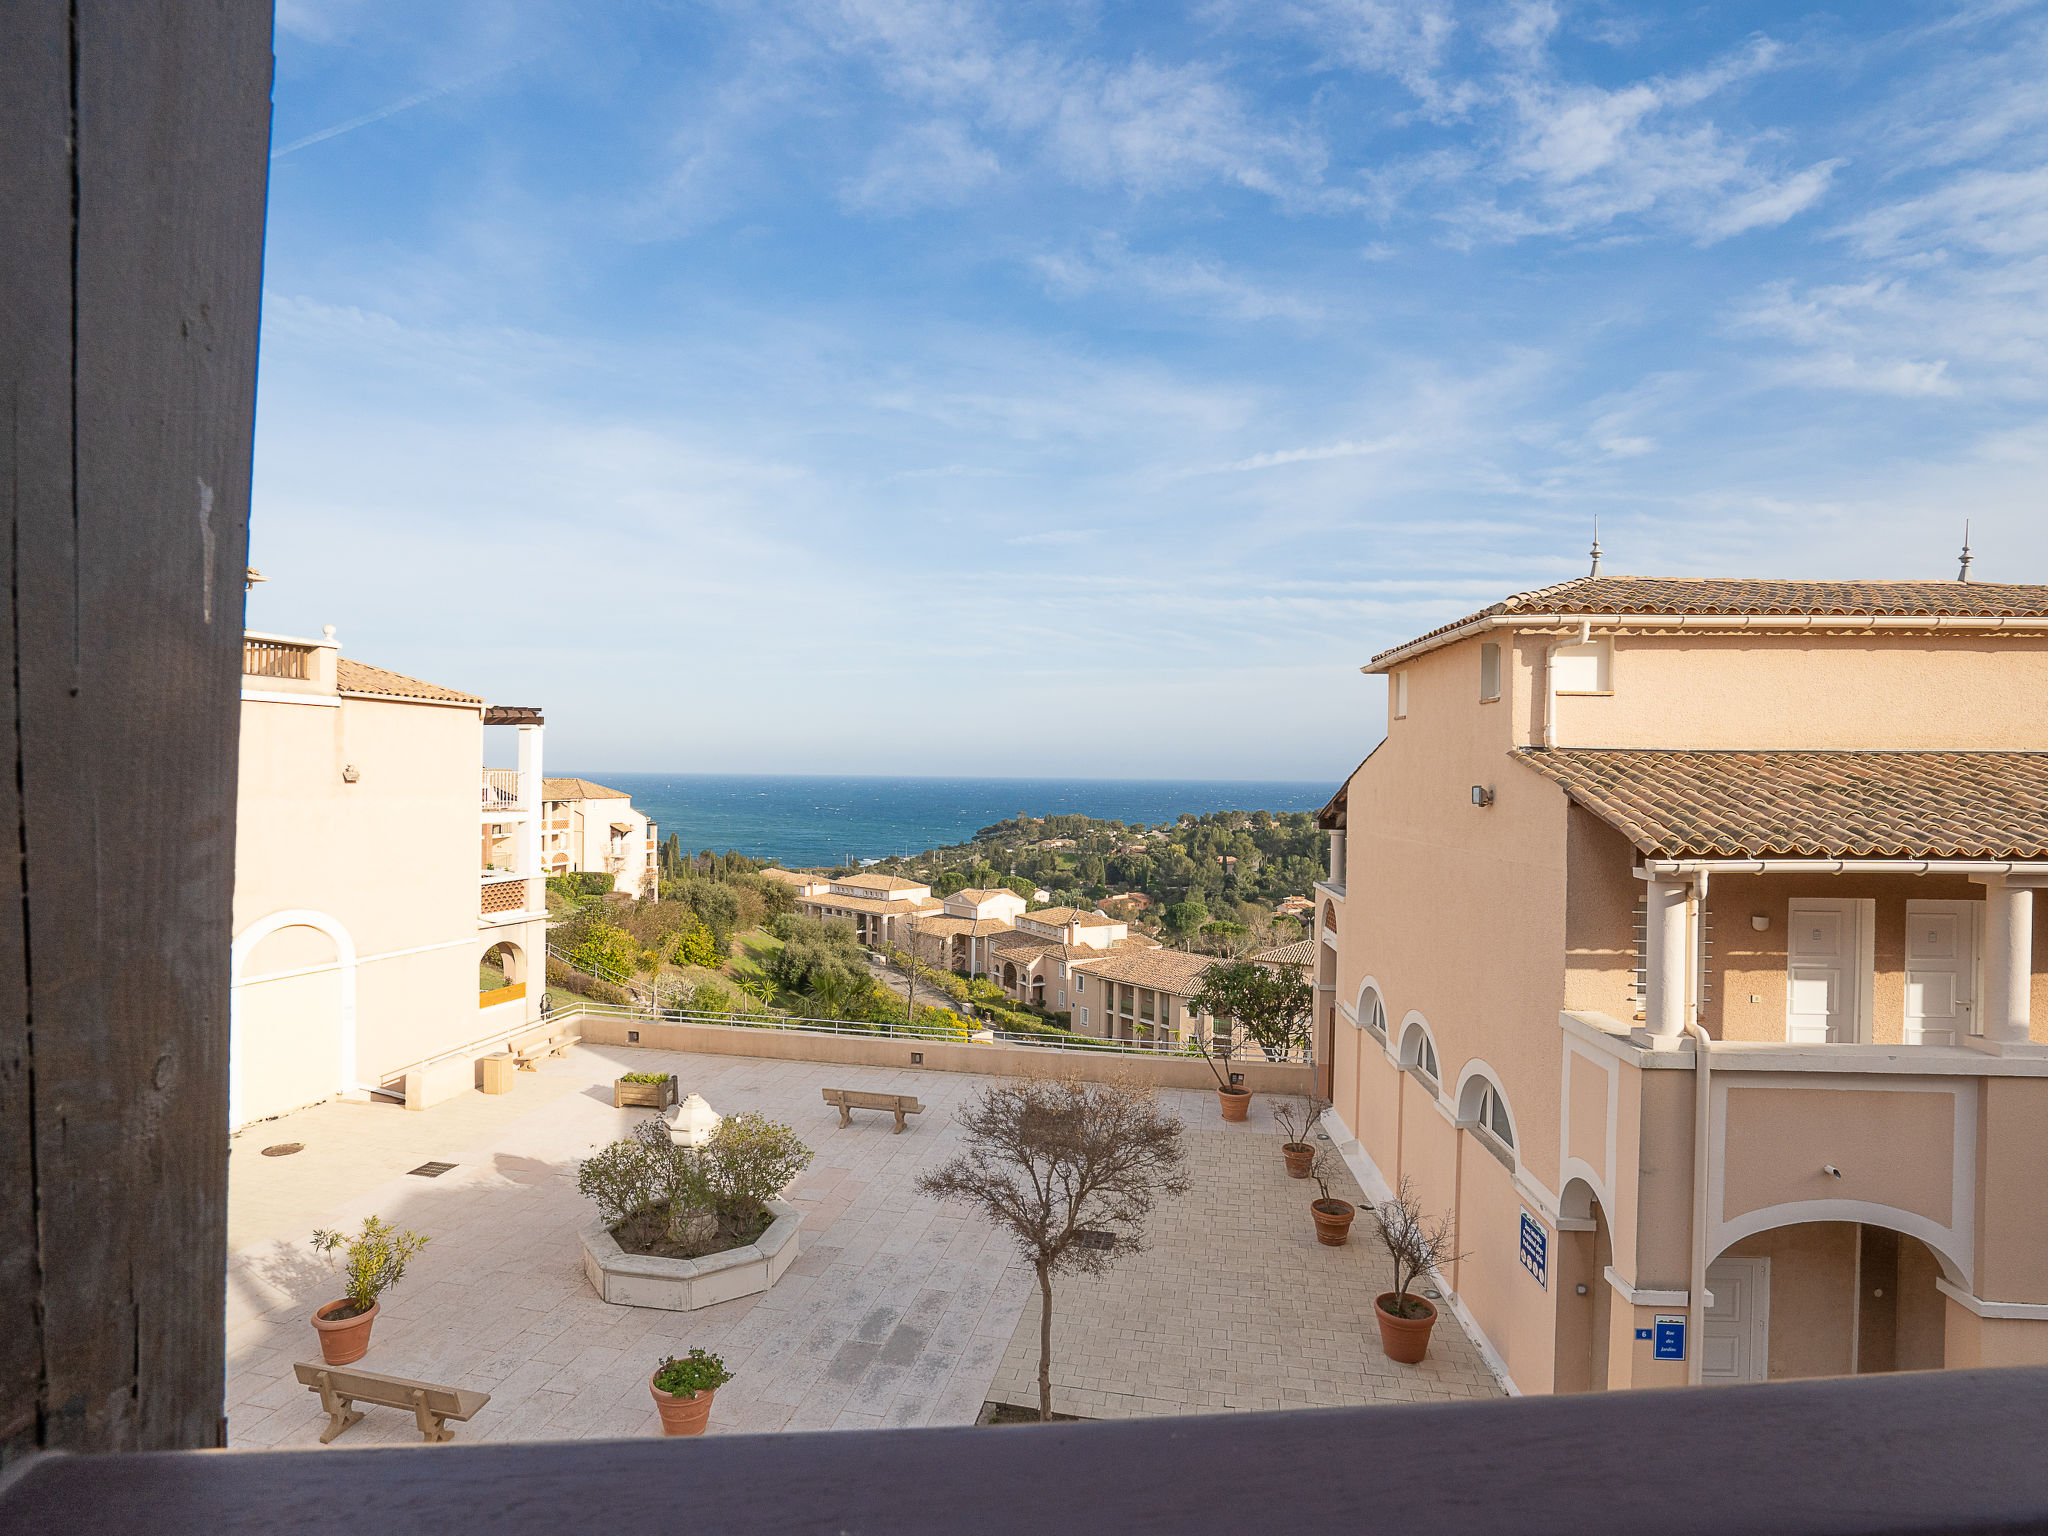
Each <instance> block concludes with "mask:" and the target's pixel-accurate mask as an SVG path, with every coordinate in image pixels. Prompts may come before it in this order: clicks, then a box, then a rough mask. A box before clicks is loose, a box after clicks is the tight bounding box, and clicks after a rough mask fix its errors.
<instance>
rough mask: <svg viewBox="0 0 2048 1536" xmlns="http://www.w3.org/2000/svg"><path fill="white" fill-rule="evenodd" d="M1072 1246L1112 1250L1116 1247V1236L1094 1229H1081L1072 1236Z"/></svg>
mask: <svg viewBox="0 0 2048 1536" xmlns="http://www.w3.org/2000/svg"><path fill="white" fill-rule="evenodd" d="M1074 1246H1075V1247H1076V1248H1103V1249H1109V1248H1114V1247H1115V1246H1116V1234H1115V1233H1112V1232H1104V1231H1101V1230H1100V1229H1098V1228H1095V1227H1082V1228H1081V1229H1080V1230H1079V1231H1077V1232H1075V1234H1074Z"/></svg>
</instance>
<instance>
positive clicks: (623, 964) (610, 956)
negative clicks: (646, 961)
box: [569, 923, 640, 976]
mask: <svg viewBox="0 0 2048 1536" xmlns="http://www.w3.org/2000/svg"><path fill="white" fill-rule="evenodd" d="M569 959H570V962H571V963H572V964H573V965H575V966H576V968H577V969H578V970H582V971H591V972H598V971H610V972H611V973H612V974H613V975H616V976H628V975H631V974H632V972H633V970H634V968H635V967H636V966H637V965H638V964H639V961H640V946H639V945H637V944H635V943H634V942H633V937H632V935H631V934H629V933H627V932H626V930H625V929H623V928H620V927H617V926H616V925H614V924H611V923H598V924H594V925H593V926H592V927H590V928H589V929H587V930H586V931H585V933H584V935H583V939H582V942H581V943H579V944H578V945H577V946H576V948H575V950H574V951H573V952H572V953H571V954H570V956H569Z"/></svg>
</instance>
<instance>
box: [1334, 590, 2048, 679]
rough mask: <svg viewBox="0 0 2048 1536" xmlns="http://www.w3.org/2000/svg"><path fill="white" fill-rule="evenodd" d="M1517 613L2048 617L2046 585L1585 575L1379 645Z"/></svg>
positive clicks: (1420, 638) (1432, 635)
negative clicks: (1415, 634) (1422, 633)
mask: <svg viewBox="0 0 2048 1536" xmlns="http://www.w3.org/2000/svg"><path fill="white" fill-rule="evenodd" d="M1517 613H1532V614H1533V613H1563V614H1601V613H1616V614H1621V613H1637V614H1649V613H1673V614H1687V615H1707V614H1713V615H1752V616H1755V617H1760V618H1763V617H1768V618H1806V617H1817V616H1826V617H1829V618H1849V617H1853V618H1871V617H1875V616H1879V615H1882V616H1885V617H1891V618H1923V617H1924V618H1996V619H2039V618H2048V586H2031V585H2021V584H2019V583H2016V582H1990V581H1774V580H1770V579H1767V578H1754V577H1732V576H1580V577H1578V578H1577V579H1575V580H1573V581H1561V582H1559V583H1558V584H1557V585H1556V586H1554V587H1539V588H1537V589H1536V590H1535V591H1533V592H1517V593H1516V594H1515V595H1514V596H1513V597H1508V598H1503V599H1502V600H1501V601H1500V602H1497V603H1495V604H1494V605H1493V606H1492V607H1490V608H1482V609H1480V610H1479V611H1478V612H1477V613H1468V614H1466V615H1465V617H1464V618H1462V619H1458V620H1456V621H1455V622H1453V623H1450V624H1443V625H1439V626H1438V627H1437V628H1435V629H1432V630H1430V631H1429V632H1428V633H1427V634H1424V635H1419V636H1417V637H1416V638H1415V639H1413V640H1409V641H1406V642H1405V643H1403V644H1401V645H1397V646H1394V647H1392V648H1391V649H1389V650H1385V651H1382V652H1380V654H1379V655H1378V656H1375V657H1374V658H1373V662H1374V664H1377V663H1378V662H1379V661H1380V659H1381V658H1382V657H1386V656H1391V655H1392V654H1393V653H1394V652H1395V651H1404V650H1407V649H1408V648H1409V647H1410V646H1414V645H1420V644H1423V643H1424V642H1426V641H1429V640H1434V639H1435V638H1437V636H1439V635H1447V634H1449V633H1450V632H1451V631H1452V630H1455V629H1461V628H1463V627H1464V626H1465V625H1467V624H1470V623H1472V622H1473V621H1474V620H1475V619H1484V618H1491V617H1496V616H1500V617H1511V616H1513V615H1514V614H1517Z"/></svg>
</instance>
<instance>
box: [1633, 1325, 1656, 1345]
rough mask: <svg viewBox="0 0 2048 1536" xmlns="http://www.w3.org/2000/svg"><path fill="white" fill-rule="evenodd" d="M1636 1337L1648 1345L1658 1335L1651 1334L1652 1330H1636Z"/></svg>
mask: <svg viewBox="0 0 2048 1536" xmlns="http://www.w3.org/2000/svg"><path fill="white" fill-rule="evenodd" d="M1636 1337H1637V1338H1638V1339H1640V1340H1641V1341H1642V1342H1643V1343H1645V1344H1647V1343H1649V1342H1650V1340H1652V1339H1654V1338H1655V1337H1656V1335H1655V1334H1654V1333H1652V1332H1650V1330H1649V1329H1647V1328H1638V1329H1637V1330H1636Z"/></svg>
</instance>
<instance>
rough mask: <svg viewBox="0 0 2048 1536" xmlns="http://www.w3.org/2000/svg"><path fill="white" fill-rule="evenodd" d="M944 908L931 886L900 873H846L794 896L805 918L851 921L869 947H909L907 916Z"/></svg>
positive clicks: (935, 912)
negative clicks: (816, 887)
mask: <svg viewBox="0 0 2048 1536" xmlns="http://www.w3.org/2000/svg"><path fill="white" fill-rule="evenodd" d="M944 908H945V904H944V903H943V902H941V901H938V900H936V899H935V898H934V897H933V896H932V888H931V887H930V886H928V885H921V884H919V883H918V882H917V881H915V880H905V879H903V878H902V877H901V876H899V875H845V876H841V877H839V878H836V879H833V880H830V881H828V882H827V883H826V886H825V888H824V889H823V890H822V891H813V892H811V893H809V894H808V895H806V894H802V893H799V894H798V896H797V898H796V909H797V911H799V912H801V913H803V915H804V916H806V917H817V918H837V919H839V920H841V921H843V922H849V923H851V924H853V930H854V932H855V934H856V935H858V936H859V938H860V941H861V943H863V944H865V945H867V946H868V947H869V948H871V949H887V948H890V947H891V946H901V947H908V945H909V941H910V919H912V918H914V917H917V918H922V917H937V916H938V915H939V914H940V912H942V911H943V910H944Z"/></svg>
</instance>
